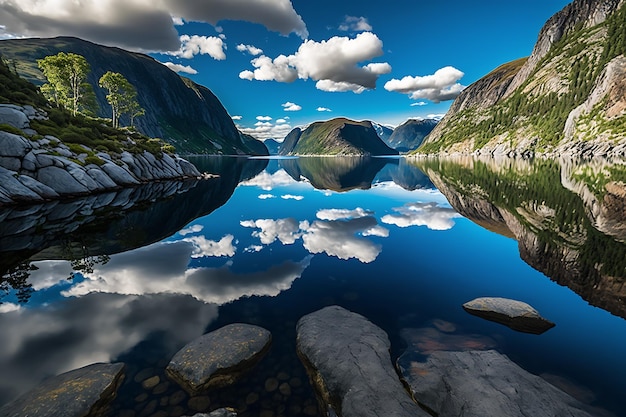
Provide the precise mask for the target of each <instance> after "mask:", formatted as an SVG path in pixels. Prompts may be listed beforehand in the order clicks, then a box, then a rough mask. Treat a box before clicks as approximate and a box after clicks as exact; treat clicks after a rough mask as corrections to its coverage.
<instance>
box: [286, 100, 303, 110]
mask: <svg viewBox="0 0 626 417" xmlns="http://www.w3.org/2000/svg"><path fill="white" fill-rule="evenodd" d="M281 106H283V109H284V110H285V111H300V110H302V106H299V105H297V104H296V103H292V102H291V101H288V102H286V103H283V104H281Z"/></svg>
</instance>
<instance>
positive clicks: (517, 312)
mask: <svg viewBox="0 0 626 417" xmlns="http://www.w3.org/2000/svg"><path fill="white" fill-rule="evenodd" d="M463 308H464V309H465V311H467V312H468V313H470V314H473V315H475V316H478V317H482V318H484V319H486V320H490V321H495V322H497V323H501V324H504V325H505V326H509V327H510V328H511V329H513V330H517V331H519V332H524V333H532V334H541V333H543V332H545V331H547V330H549V329H551V328H553V327H554V323H552V322H551V321H548V320H546V319H544V318H543V317H541V315H539V313H538V312H537V310H535V309H534V308H532V307H531V306H530V305H528V304H526V303H524V302H521V301H516V300H509V299H507V298H497V297H481V298H476V299H474V300H472V301H468V302H467V303H465V304H463Z"/></svg>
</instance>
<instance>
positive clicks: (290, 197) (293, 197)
mask: <svg viewBox="0 0 626 417" xmlns="http://www.w3.org/2000/svg"><path fill="white" fill-rule="evenodd" d="M280 198H282V199H283V200H296V201H300V200H304V196H301V195H293V194H285V195H282V196H280Z"/></svg>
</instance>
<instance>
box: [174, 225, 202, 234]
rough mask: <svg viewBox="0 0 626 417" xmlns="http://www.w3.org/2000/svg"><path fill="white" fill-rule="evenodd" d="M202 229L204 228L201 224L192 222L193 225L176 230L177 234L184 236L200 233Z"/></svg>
mask: <svg viewBox="0 0 626 417" xmlns="http://www.w3.org/2000/svg"><path fill="white" fill-rule="evenodd" d="M202 230H204V226H202V225H201V224H194V225H193V226H190V227H187V228H185V229H182V230H181V231H179V232H178V234H179V235H181V236H186V235H190V234H192V233H200V232H201V231H202Z"/></svg>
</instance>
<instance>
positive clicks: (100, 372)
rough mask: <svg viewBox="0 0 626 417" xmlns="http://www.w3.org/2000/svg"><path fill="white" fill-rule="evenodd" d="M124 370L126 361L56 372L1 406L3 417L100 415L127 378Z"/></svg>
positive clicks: (0, 411) (81, 416)
mask: <svg viewBox="0 0 626 417" xmlns="http://www.w3.org/2000/svg"><path fill="white" fill-rule="evenodd" d="M123 371H124V364H123V363H116V364H103V363H96V364H93V365H89V366H85V367H84V368H80V369H75V370H73V371H70V372H66V373H64V374H61V375H57V376H55V377H52V378H49V379H47V380H45V381H44V382H42V383H41V384H40V385H39V386H38V387H36V388H35V389H33V390H32V391H30V392H28V393H26V394H24V395H23V396H21V397H19V398H18V399H16V400H14V401H13V402H11V403H9V404H7V405H5V406H4V407H2V408H0V416H1V417H20V416H37V417H48V416H50V417H84V416H88V415H97V414H98V413H100V412H102V411H103V410H104V409H105V408H106V406H107V405H108V404H109V402H110V401H111V400H112V399H113V398H115V395H116V394H117V389H118V388H119V386H120V385H121V383H122V380H123V378H124V374H123Z"/></svg>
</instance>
